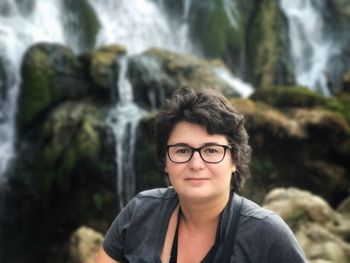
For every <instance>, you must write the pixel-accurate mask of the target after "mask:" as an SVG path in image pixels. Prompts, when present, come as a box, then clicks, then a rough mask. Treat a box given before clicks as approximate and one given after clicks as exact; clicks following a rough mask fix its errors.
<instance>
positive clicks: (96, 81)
mask: <svg viewBox="0 0 350 263" xmlns="http://www.w3.org/2000/svg"><path fill="white" fill-rule="evenodd" d="M125 53H126V48H125V47H124V46H121V45H117V44H116V45H110V46H105V47H102V48H100V49H97V50H94V51H91V52H89V53H85V54H82V55H81V56H80V57H79V58H80V60H81V61H82V64H83V65H84V74H85V77H86V78H87V79H88V80H89V81H91V82H92V84H93V87H94V91H95V92H96V93H97V94H100V96H101V97H102V98H103V99H104V101H107V102H109V101H110V98H111V94H112V92H113V89H114V88H115V85H116V81H117V79H118V74H117V72H118V65H117V58H118V57H119V56H121V55H124V54H125Z"/></svg>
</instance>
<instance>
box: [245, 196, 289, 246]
mask: <svg viewBox="0 0 350 263" xmlns="http://www.w3.org/2000/svg"><path fill="white" fill-rule="evenodd" d="M241 198H242V199H243V207H242V211H241V222H240V224H241V227H242V228H243V229H245V228H246V229H247V230H249V231H251V232H254V233H255V234H258V233H259V234H260V236H261V235H262V237H263V236H264V234H266V236H267V237H268V238H270V239H273V238H281V237H284V236H287V237H288V236H294V235H293V233H292V231H291V230H290V228H289V227H288V225H287V224H286V223H285V222H284V221H283V219H282V218H281V217H280V216H279V215H277V214H276V213H275V212H273V211H271V210H268V209H265V208H263V207H261V206H259V205H258V204H256V203H254V202H253V201H251V200H249V199H246V198H244V197H241ZM281 234H282V235H281Z"/></svg>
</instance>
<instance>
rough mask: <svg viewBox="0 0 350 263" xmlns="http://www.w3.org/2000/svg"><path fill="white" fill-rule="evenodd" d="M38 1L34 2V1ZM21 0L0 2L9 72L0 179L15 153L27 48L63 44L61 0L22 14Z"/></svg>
mask: <svg viewBox="0 0 350 263" xmlns="http://www.w3.org/2000/svg"><path fill="white" fill-rule="evenodd" d="M34 4H35V3H34ZM20 7H21V6H20V3H18V1H10V0H2V1H1V5H0V14H2V15H1V16H0V57H1V58H2V60H3V61H4V63H3V65H2V66H3V67H5V71H6V73H7V76H6V79H7V80H10V81H8V82H7V87H6V90H7V91H6V93H7V96H6V98H5V100H4V101H2V102H0V103H2V105H1V107H0V108H1V110H2V113H1V114H2V120H1V122H0V178H2V180H4V178H3V177H2V176H1V175H2V174H3V173H4V172H5V170H6V168H7V165H8V162H9V160H10V159H11V158H12V157H13V156H14V140H15V121H14V118H15V114H16V102H17V96H18V92H19V85H20V82H21V80H20V74H19V71H20V65H21V62H22V57H23V55H24V53H25V51H26V50H27V49H28V47H30V46H31V45H32V44H34V43H36V42H41V41H47V42H58V43H64V37H63V35H64V34H63V28H62V25H61V22H60V21H61V17H62V13H61V10H62V9H61V6H60V0H51V1H41V2H40V4H35V5H34V7H33V10H32V11H31V12H29V11H28V13H23V12H24V11H23V8H22V9H21V8H20Z"/></svg>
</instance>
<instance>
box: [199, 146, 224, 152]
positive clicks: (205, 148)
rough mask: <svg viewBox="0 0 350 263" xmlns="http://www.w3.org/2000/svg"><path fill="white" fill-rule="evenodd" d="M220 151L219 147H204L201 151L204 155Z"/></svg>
mask: <svg viewBox="0 0 350 263" xmlns="http://www.w3.org/2000/svg"><path fill="white" fill-rule="evenodd" d="M219 150H220V147H219V146H206V147H204V148H203V149H202V151H203V153H205V154H215V153H218V152H219Z"/></svg>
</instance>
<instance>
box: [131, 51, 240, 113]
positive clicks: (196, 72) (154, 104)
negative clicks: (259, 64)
mask: <svg viewBox="0 0 350 263" xmlns="http://www.w3.org/2000/svg"><path fill="white" fill-rule="evenodd" d="M218 70H223V71H225V72H226V73H227V74H230V72H229V69H227V68H226V66H225V65H224V64H223V62H221V61H219V60H212V61H210V60H204V59H200V58H197V57H195V56H192V55H187V54H186V55H184V54H179V53H175V52H171V51H167V50H162V49H156V48H153V49H150V50H148V51H146V52H144V53H142V54H140V55H135V56H133V57H130V59H129V79H130V80H131V82H132V86H133V88H134V97H135V101H136V102H137V103H138V104H140V105H142V106H143V107H145V108H147V109H156V108H158V107H159V106H160V105H161V104H162V102H163V101H164V99H165V98H166V97H169V95H170V94H171V93H172V92H173V90H174V89H176V88H178V87H181V86H189V87H192V88H195V89H199V90H200V89H208V88H209V89H216V90H221V91H222V92H223V93H224V94H225V95H226V96H239V93H238V90H235V88H234V87H232V86H231V85H230V84H229V83H228V82H226V81H225V80H224V79H223V78H222V77H220V74H219V71H218Z"/></svg>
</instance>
